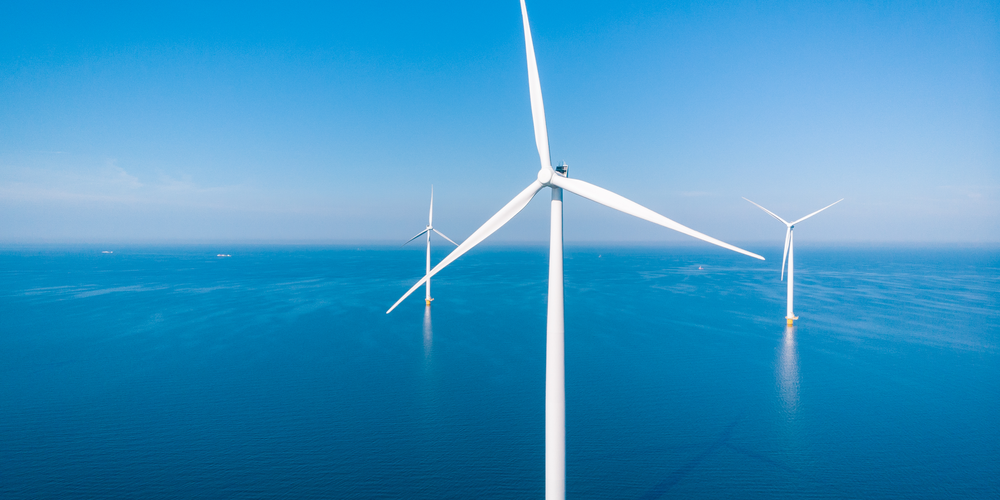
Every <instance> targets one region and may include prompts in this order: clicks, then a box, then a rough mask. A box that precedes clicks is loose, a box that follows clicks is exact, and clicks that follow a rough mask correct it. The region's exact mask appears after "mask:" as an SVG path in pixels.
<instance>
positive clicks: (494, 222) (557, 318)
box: [386, 0, 764, 500]
mask: <svg viewBox="0 0 1000 500" xmlns="http://www.w3.org/2000/svg"><path fill="white" fill-rule="evenodd" d="M521 21H522V23H523V25H524V45H525V52H526V54H527V59H528V89H529V93H530V96H531V117H532V120H533V121H534V129H535V146H536V147H537V148H538V158H539V160H540V162H541V168H540V169H539V171H538V176H537V178H536V179H535V180H534V181H532V182H531V184H530V185H529V186H528V187H527V188H525V189H524V190H523V191H521V192H520V193H519V194H518V195H517V196H515V197H514V199H513V200H511V201H510V202H509V203H507V205H505V206H504V207H503V208H501V209H500V211H499V212H497V213H496V214H495V215H493V217H490V219H489V220H487V221H486V223H485V224H483V225H482V226H481V227H480V228H479V229H477V230H476V231H475V232H474V233H472V235H470V236H469V237H468V238H467V239H466V240H465V241H463V242H462V244H461V245H459V246H458V248H456V249H455V250H453V251H452V252H451V253H450V254H448V256H447V257H445V258H444V260H442V261H441V262H439V263H438V265H436V266H434V269H431V270H430V271H429V272H428V273H427V275H426V276H424V277H423V278H422V279H421V280H420V281H418V282H417V283H416V284H415V285H413V287H412V288H410V290H409V291H407V292H406V293H405V294H403V296H402V297H401V298H400V299H399V300H397V301H396V303H395V304H393V305H392V307H390V308H389V310H388V311H386V314H388V313H390V312H392V310H393V309H395V308H396V306H398V305H399V303H400V302H402V301H403V300H404V299H406V297H409V296H410V294H411V293H413V291H414V290H416V289H417V288H419V287H420V285H422V284H423V283H424V282H426V281H427V280H429V279H430V278H431V276H434V275H435V274H437V273H438V272H440V271H441V270H442V269H444V268H445V266H447V265H448V264H451V263H452V262H454V261H455V259H457V258H459V257H461V256H462V255H463V254H465V253H466V252H468V251H469V250H470V249H472V247H474V246H476V245H477V244H479V243H480V242H482V241H483V240H485V239H486V238H487V237H488V236H489V235H491V234H493V233H494V232H495V231H496V230H497V229H500V227H501V226H503V225H504V224H506V223H507V221H509V220H511V219H512V218H513V217H514V216H515V215H517V213H518V212H520V211H521V209H523V208H524V207H525V206H526V205H527V204H528V202H529V201H531V199H532V198H533V197H534V196H535V194H537V193H538V192H539V191H541V190H542V188H550V189H551V190H552V199H551V217H550V223H551V226H550V233H549V290H548V293H549V295H548V319H547V320H546V329H545V332H546V341H545V498H547V499H550V500H551V499H562V498H565V496H566V425H565V423H566V388H565V364H564V351H563V346H564V329H563V326H564V323H563V190H566V191H569V192H571V193H575V194H577V195H579V196H582V197H584V198H587V199H588V200H591V201H595V202H597V203H600V204H602V205H605V206H608V207H611V208H614V209H616V210H619V211H622V212H625V213H627V214H629V215H633V216H635V217H638V218H640V219H645V220H647V221H650V222H652V223H654V224H659V225H661V226H663V227H666V228H670V229H673V230H675V231H678V232H681V233H684V234H687V235H689V236H693V237H695V238H698V239H700V240H704V241H707V242H709V243H712V244H714V245H718V246H721V247H723V248H728V249H730V250H733V251H735V252H739V253H742V254H745V255H749V256H751V257H755V258H757V259H761V260H764V258H763V257H761V256H759V255H757V254H754V253H750V252H747V251H746V250H743V249H740V248H737V247H734V246H732V245H730V244H728V243H723V242H722V241H719V240H717V239H715V238H712V237H710V236H707V235H704V234H702V233H699V232H698V231H695V230H693V229H690V228H688V227H685V226H682V225H681V224H678V223H676V222H674V221H672V220H670V219H668V218H666V217H664V216H662V215H660V214H658V213H656V212H654V211H652V210H650V209H648V208H646V207H643V206H642V205H639V204H638V203H635V202H633V201H631V200H628V199H626V198H624V197H622V196H619V195H617V194H615V193H612V192H611V191H608V190H606V189H603V188H600V187H598V186H595V185H593V184H590V183H587V182H584V181H581V180H579V179H570V178H569V176H568V174H569V169H568V166H566V165H565V164H563V165H559V166H557V167H553V166H552V161H551V157H550V156H549V138H548V132H547V131H546V128H545V110H544V107H543V106H542V87H541V84H540V83H539V79H538V67H537V65H536V64H535V49H534V46H533V45H532V42H531V29H530V28H529V26H528V10H527V8H526V7H525V5H524V0H521Z"/></svg>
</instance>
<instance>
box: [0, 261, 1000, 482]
mask: <svg viewBox="0 0 1000 500" xmlns="http://www.w3.org/2000/svg"><path fill="white" fill-rule="evenodd" d="M100 250H104V249H103V248H93V247H56V246H50V247H16V248H6V249H4V250H2V251H0V497H2V498H74V497H75V498H154V499H155V498H240V497H252V498H265V497H266V498H272V497H273V498H415V499H417V498H462V499H469V498H539V497H541V496H542V493H543V487H544V479H543V467H544V449H543V445H544V370H545V366H544V360H545V351H544V350H545V300H546V296H545V293H546V281H545V280H546V269H547V251H546V249H545V248H544V247H490V248H485V249H477V250H475V251H473V252H471V253H470V254H468V255H467V256H465V257H463V258H462V259H460V260H459V261H457V262H456V263H455V264H453V265H452V266H451V267H449V268H448V270H446V271H445V272H443V273H442V274H440V275H439V277H437V278H435V280H434V282H433V290H432V291H433V292H434V293H433V295H434V297H435V298H436V300H435V301H434V305H433V306H432V307H431V308H425V307H424V304H423V301H422V300H421V299H422V295H423V293H422V292H418V293H417V294H416V295H417V296H415V297H411V298H410V299H408V300H407V302H405V303H403V304H402V305H401V306H400V307H399V308H398V309H397V310H396V311H394V312H393V313H392V314H391V315H388V316H387V315H386V314H385V310H386V309H387V308H388V307H389V306H390V305H391V304H392V303H393V302H394V301H395V300H396V299H397V298H398V297H399V296H400V295H401V294H402V293H403V292H404V291H405V290H406V289H407V288H409V286H410V285H411V284H412V283H413V282H414V281H416V279H418V278H419V277H420V276H421V275H422V273H423V272H422V270H423V258H424V257H423V253H422V251H420V250H417V249H414V250H410V249H396V248H387V247H362V248H357V247H351V248H344V247H329V248H320V247H280V246H274V247H212V248H209V247H198V246H188V247H174V248H159V247H128V248H126V247H123V248H112V249H111V250H114V253H113V254H102V253H100ZM765 250H768V249H765ZM769 250H771V252H770V253H765V255H766V256H767V257H768V261H766V262H759V261H755V260H752V259H749V258H746V257H743V256H740V255H736V254H731V253H727V252H724V251H718V250H716V249H713V248H709V247H706V246H677V247H634V248H625V247H610V246H605V247H573V246H569V247H568V248H567V252H566V380H567V423H566V425H567V488H568V494H569V496H570V497H574V498H616V499H617V498H636V499H657V498H1000V430H998V429H1000V426H998V423H1000V251H998V249H996V248H971V249H969V248H966V249H963V248H957V247H956V248H944V247H936V248H916V247H829V248H824V247H810V246H807V245H800V248H797V249H796V250H797V251H796V259H795V263H796V274H795V277H796V285H797V288H796V313H797V314H798V315H799V316H800V318H801V319H800V320H799V322H798V323H797V325H796V327H795V328H786V327H785V325H784V313H785V309H784V308H785V304H784V299H785V295H784V294H785V288H784V283H783V282H781V281H779V269H780V253H775V251H776V252H780V250H781V249H780V248H776V249H769ZM444 251H445V249H442V250H441V253H436V254H435V258H434V260H435V261H436V260H438V259H440V258H441V257H443V255H444V254H443V252H444ZM756 251H760V250H759V249H757V250H756ZM219 252H225V253H228V254H231V255H232V257H228V258H220V257H216V254H217V253H219ZM699 267H700V268H699Z"/></svg>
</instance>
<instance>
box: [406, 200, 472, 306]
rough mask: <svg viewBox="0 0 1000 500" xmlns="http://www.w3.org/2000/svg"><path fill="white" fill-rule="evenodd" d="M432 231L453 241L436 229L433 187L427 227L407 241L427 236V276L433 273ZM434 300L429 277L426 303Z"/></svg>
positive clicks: (428, 303) (456, 244) (453, 243)
mask: <svg viewBox="0 0 1000 500" xmlns="http://www.w3.org/2000/svg"><path fill="white" fill-rule="evenodd" d="M431 231H434V232H435V233H437V234H438V235H439V236H441V237H442V238H444V239H446V240H448V241H451V238H449V237H447V236H445V235H444V233H442V232H441V231H438V230H437V229H434V186H431V212H430V214H429V215H428V216H427V227H426V228H424V230H423V231H420V232H419V233H417V235H416V236H414V237H412V238H410V239H409V240H407V241H406V243H409V242H411V241H413V240H415V239H417V238H419V237H420V236H421V235H423V234H427V271H426V274H425V275H429V274H430V272H431ZM406 243H403V246H406ZM451 244H452V245H455V246H458V243H455V242H454V241H451ZM410 291H411V292H412V291H413V290H410ZM432 300H434V299H432V298H431V279H430V277H429V276H428V278H427V296H426V297H425V298H424V302H425V303H426V304H427V305H428V306H429V305H431V301H432Z"/></svg>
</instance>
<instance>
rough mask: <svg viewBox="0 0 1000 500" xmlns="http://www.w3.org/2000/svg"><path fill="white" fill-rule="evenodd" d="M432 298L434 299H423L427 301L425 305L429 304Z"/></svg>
mask: <svg viewBox="0 0 1000 500" xmlns="http://www.w3.org/2000/svg"><path fill="white" fill-rule="evenodd" d="M432 300H434V299H424V302H426V303H427V305H431V301H432Z"/></svg>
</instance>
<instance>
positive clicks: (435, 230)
mask: <svg viewBox="0 0 1000 500" xmlns="http://www.w3.org/2000/svg"><path fill="white" fill-rule="evenodd" d="M431 230H432V231H434V232H435V233H437V234H438V236H441V237H442V238H444V239H446V240H448V241H451V238H449V237H447V236H445V235H444V233H442V232H441V231H438V230H437V229H434V228H431ZM451 244H452V245H455V246H456V247H457V246H458V243H455V242H454V241H451Z"/></svg>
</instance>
